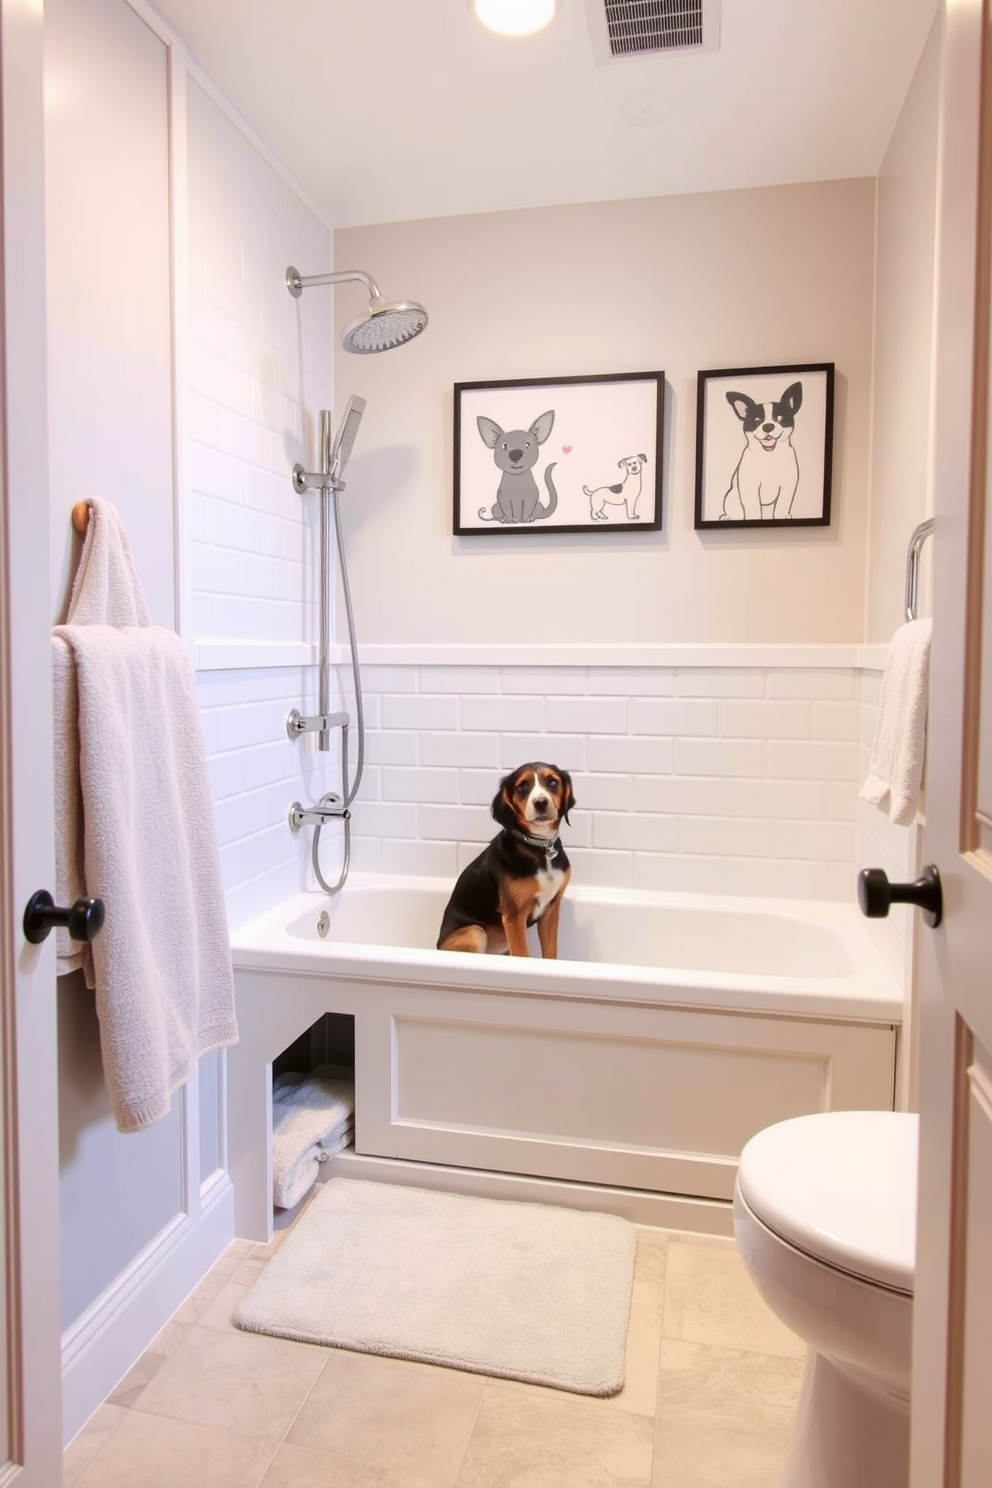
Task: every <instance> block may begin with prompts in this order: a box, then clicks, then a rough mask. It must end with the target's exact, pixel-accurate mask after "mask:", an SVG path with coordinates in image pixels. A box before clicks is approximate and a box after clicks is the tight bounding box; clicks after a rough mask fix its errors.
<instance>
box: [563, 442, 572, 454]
mask: <svg viewBox="0 0 992 1488" xmlns="http://www.w3.org/2000/svg"><path fill="white" fill-rule="evenodd" d="M561 452H562V454H563V455H570V454H571V453H572V446H571V445H570V444H563V445H562V447H561Z"/></svg>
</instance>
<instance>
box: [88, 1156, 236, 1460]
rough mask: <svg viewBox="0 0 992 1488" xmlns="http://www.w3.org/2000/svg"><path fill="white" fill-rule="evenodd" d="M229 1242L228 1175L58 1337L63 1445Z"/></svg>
mask: <svg viewBox="0 0 992 1488" xmlns="http://www.w3.org/2000/svg"><path fill="white" fill-rule="evenodd" d="M233 1239H234V1194H233V1190H232V1188H231V1181H230V1179H229V1178H228V1176H227V1175H226V1174H223V1175H222V1176H221V1177H220V1178H218V1180H217V1182H216V1183H214V1184H212V1185H211V1186H210V1187H209V1188H208V1189H207V1191H206V1192H205V1193H204V1195H203V1203H202V1208H201V1211H200V1216H199V1218H198V1219H196V1220H191V1219H190V1218H189V1216H188V1215H185V1214H180V1215H177V1216H176V1218H175V1219H174V1220H173V1222H172V1223H171V1224H170V1225H168V1226H167V1227H166V1228H165V1229H164V1230H163V1231H162V1232H161V1234H159V1235H158V1236H157V1237H156V1238H155V1239H154V1240H153V1241H152V1243H151V1244H150V1245H149V1246H147V1247H146V1249H145V1250H143V1251H142V1252H141V1254H140V1255H138V1256H136V1257H135V1259H134V1261H133V1262H132V1263H131V1265H130V1266H128V1268H127V1270H126V1271H122V1272H121V1274H120V1276H118V1277H117V1278H116V1279H115V1280H114V1282H113V1284H112V1285H111V1286H109V1287H108V1288H107V1290H106V1291H105V1292H104V1293H103V1294H102V1296H100V1297H98V1298H97V1299H96V1301H95V1302H94V1303H93V1304H92V1306H91V1307H88V1308H87V1309H86V1311H85V1312H84V1313H83V1315H82V1317H80V1318H79V1319H77V1321H76V1322H75V1323H73V1325H72V1327H71V1328H69V1329H67V1331H66V1332H65V1333H63V1335H62V1440H63V1445H67V1444H68V1443H69V1442H70V1441H71V1440H72V1438H73V1437H74V1436H75V1435H76V1433H77V1431H79V1430H80V1428H81V1427H82V1426H83V1425H84V1424H85V1423H86V1421H87V1420H88V1419H89V1417H90V1416H91V1415H92V1414H93V1412H94V1411H95V1410H96V1409H97V1407H98V1406H99V1405H102V1403H103V1402H104V1400H105V1399H106V1398H107V1396H108V1395H109V1394H110V1392H111V1390H113V1389H114V1388H115V1386H116V1385H117V1384H118V1383H119V1382H120V1381H121V1380H122V1379H123V1377H124V1375H125V1374H127V1372H128V1370H129V1369H130V1368H131V1366H132V1365H133V1364H134V1363H135V1362H136V1361H137V1359H139V1358H140V1357H141V1355H142V1354H143V1353H144V1351H145V1349H146V1348H147V1347H148V1345H149V1344H150V1343H151V1341H152V1339H153V1338H155V1336H156V1335H157V1334H158V1333H159V1332H161V1330H162V1328H164V1327H165V1324H166V1323H167V1322H168V1321H169V1319H170V1317H171V1316H172V1314H173V1313H174V1312H175V1311H176V1309H177V1308H178V1307H179V1306H180V1305H181V1304H182V1303H183V1301H184V1300H185V1299H186V1298H187V1297H188V1296H189V1294H190V1292H191V1291H192V1290H193V1288H194V1287H195V1286H197V1285H198V1283H199V1282H200V1281H202V1280H203V1278H204V1276H206V1274H207V1272H208V1271H209V1270H210V1267H211V1266H212V1265H213V1264H214V1262H215V1261H216V1260H217V1259H218V1258H219V1257H220V1256H221V1255H222V1254H223V1253H224V1251H225V1250H226V1249H227V1247H228V1246H229V1245H230V1243H231V1241H232V1240H233Z"/></svg>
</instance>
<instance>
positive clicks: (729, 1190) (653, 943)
mask: <svg viewBox="0 0 992 1488" xmlns="http://www.w3.org/2000/svg"><path fill="white" fill-rule="evenodd" d="M448 888H449V886H448V885H447V884H445V883H442V882H437V883H434V882H431V881H427V880H411V879H380V880H364V881H362V880H361V879H358V878H357V877H355V878H353V879H352V880H351V881H350V882H349V885H348V887H347V888H346V889H345V890H344V892H343V893H342V894H341V895H339V896H337V897H336V898H335V899H333V900H328V899H327V898H326V897H325V896H321V895H315V894H302V895H299V896H298V897H297V898H296V899H294V900H292V901H290V902H289V903H287V904H286V905H284V906H282V907H281V908H280V910H278V911H276V912H273V913H272V914H269V915H267V916H265V917H263V918H261V919H259V920H256V921H254V922H253V923H252V924H250V925H248V926H246V927H245V928H244V929H243V930H241V931H239V932H237V934H236V935H235V937H234V961H235V979H236V989H237V1013H238V1023H239V1030H240V1041H239V1043H238V1044H237V1045H236V1046H235V1047H233V1048H232V1049H230V1050H229V1051H228V1055H227V1060H228V1102H229V1104H228V1110H229V1135H228V1147H229V1160H230V1170H231V1176H232V1180H233V1184H234V1196H235V1214H236V1229H237V1233H238V1235H239V1236H241V1237H244V1238H247V1239H256V1240H264V1239H267V1238H268V1236H269V1234H270V1233H271V1223H272V1213H271V1202H270V1194H271V1171H270V1163H271V1157H270V1155H269V1154H270V1136H271V1099H270V1093H271V1074H272V1065H273V1061H274V1060H275V1059H276V1058H277V1057H278V1055H279V1054H280V1052H281V1051H282V1050H285V1049H286V1048H287V1047H289V1046H290V1045H292V1044H293V1043H294V1041H295V1040H296V1039H298V1038H299V1037H300V1035H301V1034H303V1033H304V1032H306V1030H308V1029H310V1028H311V1026H312V1025H314V1024H315V1023H319V1020H320V1019H321V1018H322V1016H323V1014H325V1013H331V1014H334V1015H336V1026H337V1027H338V1028H347V1029H349V1030H350V1029H351V1027H352V1026H353V1028H354V1064H355V1100H356V1109H355V1142H354V1149H353V1151H349V1152H348V1153H347V1154H342V1155H341V1156H340V1157H337V1158H332V1159H331V1160H330V1161H329V1162H328V1163H327V1164H326V1167H327V1169H328V1171H329V1172H334V1171H338V1172H347V1173H349V1174H351V1175H352V1176H356V1177H379V1178H383V1179H387V1180H389V1181H392V1182H406V1183H417V1184H420V1185H422V1186H439V1187H446V1188H450V1189H456V1190H458V1191H460V1192H467V1193H487V1194H497V1195H504V1196H506V1197H511V1198H540V1199H548V1200H550V1201H552V1202H557V1203H564V1204H575V1205H579V1206H581V1207H587V1208H600V1209H607V1210H612V1211H613V1212H616V1213H620V1214H624V1215H625V1216H626V1217H628V1218H631V1219H635V1220H639V1221H641V1222H644V1223H653V1224H664V1225H672V1226H675V1227H679V1228H683V1229H694V1230H700V1231H705V1232H709V1233H718V1234H720V1233H722V1234H729V1233H731V1218H730V1199H731V1197H732V1194H733V1185H734V1178H735V1174H736V1166H737V1159H738V1156H739V1154H740V1151H741V1148H742V1147H743V1145H744V1143H745V1142H746V1141H747V1140H748V1138H749V1137H751V1136H752V1135H753V1134H754V1133H755V1132H756V1131H759V1130H760V1129H761V1128H762V1127H765V1126H768V1125H770V1124H771V1123H772V1122H775V1121H779V1120H782V1119H784V1118H786V1117H789V1116H796V1115H803V1114H806V1113H808V1112H812V1111H821V1110H829V1109H890V1108H891V1107H892V1104H893V1093H894V1086H895V1068H896V1057H897V1049H898V1031H899V1026H900V1022H901V1015H902V996H901V992H900V989H899V987H898V986H897V984H896V982H895V980H894V979H893V977H892V975H891V973H890V972H889V971H888V968H887V967H886V965H885V963H884V962H883V960H882V958H881V957H880V956H879V954H878V952H877V950H876V949H875V947H874V945H873V943H872V941H871V939H870V937H869V935H868V933H867V931H866V928H865V926H864V925H863V923H862V922H861V921H860V919H859V917H858V913H857V910H856V909H855V907H854V906H853V905H851V906H847V905H840V904H819V903H814V902H805V901H804V902H796V903H786V904H783V903H781V902H778V903H772V902H769V901H765V900H756V899H732V898H723V897H721V898H712V897H710V898H704V897H703V896H698V895H679V894H643V893H641V894H637V893H625V894H619V893H614V892H611V891H606V890H588V889H579V890H570V892H569V896H568V899H567V900H566V903H565V906H564V908H563V913H562V926H561V934H560V946H559V954H560V959H559V960H558V961H555V962H543V961H541V960H539V959H536V958H535V959H529V960H527V959H523V958H509V957H490V956H471V955H467V954H461V953H459V954H454V953H450V952H448V953H445V952H439V951H436V950H434V949H432V946H433V941H434V939H435V937H436V934H437V926H438V924H439V923H440V916H441V910H442V909H443V906H444V903H445V900H446V897H447V892H448ZM352 1019H353V1025H352V1023H351V1020H352ZM331 1021H332V1023H334V1022H335V1020H334V1019H332V1020H331Z"/></svg>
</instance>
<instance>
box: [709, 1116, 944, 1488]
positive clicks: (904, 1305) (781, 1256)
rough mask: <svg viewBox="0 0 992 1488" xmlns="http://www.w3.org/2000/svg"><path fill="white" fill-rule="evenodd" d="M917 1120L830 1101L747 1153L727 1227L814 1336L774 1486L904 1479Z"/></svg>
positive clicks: (776, 1306) (773, 1129)
mask: <svg viewBox="0 0 992 1488" xmlns="http://www.w3.org/2000/svg"><path fill="white" fill-rule="evenodd" d="M918 1143H919V1118H918V1117H917V1116H915V1115H908V1114H904V1113H902V1112H896V1111H828V1112H825V1113H823V1114H821V1115H816V1116H799V1117H796V1118H795V1119H794V1120H792V1121H782V1122H779V1123H778V1124H777V1125H775V1126H770V1127H768V1128H767V1130H765V1131H762V1132H759V1133H758V1134H757V1136H755V1137H752V1139H751V1141H750V1142H748V1143H747V1145H746V1147H745V1148H744V1151H743V1152H742V1153H741V1161H740V1168H739V1170H738V1176H737V1186H736V1189H735V1192H734V1231H735V1233H736V1236H737V1245H738V1248H739V1250H740V1253H741V1255H742V1257H743V1259H744V1263H745V1265H746V1266H747V1268H748V1271H749V1272H750V1274H751V1278H752V1280H753V1281H754V1283H755V1285H756V1286H757V1288H758V1291H759V1292H760V1293H761V1295H762V1297H763V1298H764V1299H765V1301H766V1302H767V1303H768V1306H769V1307H770V1308H771V1309H772V1311H773V1312H774V1313H775V1314H776V1315H777V1316H778V1317H779V1318H780V1319H781V1320H782V1322H783V1323H784V1324H785V1325H786V1327H788V1328H791V1329H792V1331H793V1332H794V1333H796V1334H798V1335H799V1337H800V1338H802V1339H803V1340H804V1341H805V1343H806V1344H807V1347H808V1354H807V1360H806V1374H805V1378H804V1381H803V1391H802V1397H801V1399H800V1402H799V1409H798V1413H797V1416H796V1422H795V1426H794V1429H793V1435H792V1442H791V1444H790V1447H789V1455H788V1457H787V1458H786V1461H785V1465H784V1467H783V1469H782V1474H781V1477H780V1478H779V1481H778V1488H907V1485H908V1483H909V1382H910V1354H911V1342H912V1327H913V1279H914V1268H915V1261H916V1175H917V1152H918Z"/></svg>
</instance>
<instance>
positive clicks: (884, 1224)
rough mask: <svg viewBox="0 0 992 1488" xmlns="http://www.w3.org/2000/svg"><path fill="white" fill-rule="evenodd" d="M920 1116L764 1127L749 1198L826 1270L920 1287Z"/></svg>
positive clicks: (806, 1119) (745, 1178) (836, 1117)
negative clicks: (916, 1278) (917, 1281)
mask: <svg viewBox="0 0 992 1488" xmlns="http://www.w3.org/2000/svg"><path fill="white" fill-rule="evenodd" d="M918 1145H919V1117H918V1116H916V1115H915V1114H909V1113H906V1112H901V1111H826V1112H823V1113H821V1114H819V1115H815V1116H797V1117H795V1118H794V1119H793V1120H791V1121H780V1122H779V1123H778V1124H777V1125H775V1126H770V1127H768V1128H767V1129H766V1130H765V1131H761V1132H758V1134H757V1136H755V1137H752V1138H751V1140H750V1142H748V1143H747V1145H746V1146H745V1148H744V1151H743V1152H742V1153H741V1161H740V1168H739V1169H738V1179H737V1181H738V1184H739V1186H740V1192H741V1196H742V1197H743V1199H744V1200H745V1202H746V1203H747V1205H748V1207H749V1209H751V1211H752V1212H753V1213H754V1214H755V1215H757V1217H758V1219H760V1220H761V1222H762V1223H763V1224H764V1225H765V1226H766V1227H767V1228H768V1229H770V1230H772V1231H773V1232H774V1233H775V1234H776V1235H779V1236H781V1238H782V1239H783V1240H787V1241H789V1243H790V1244H792V1245H794V1246H796V1248H797V1249H798V1250H803V1251H805V1252H806V1253H807V1254H808V1255H812V1256H814V1257H815V1258H816V1259H817V1260H820V1261H824V1262H825V1263H826V1264H827V1265H828V1266H836V1267H837V1268H838V1269H839V1270H841V1271H848V1272H851V1273H852V1274H853V1275H855V1276H861V1277H864V1279H865V1280H867V1281H874V1282H879V1283H881V1284H882V1285H884V1286H889V1287H896V1288H898V1290H899V1291H902V1292H910V1293H912V1291H913V1281H914V1273H915V1268H916V1174H917V1154H918Z"/></svg>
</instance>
